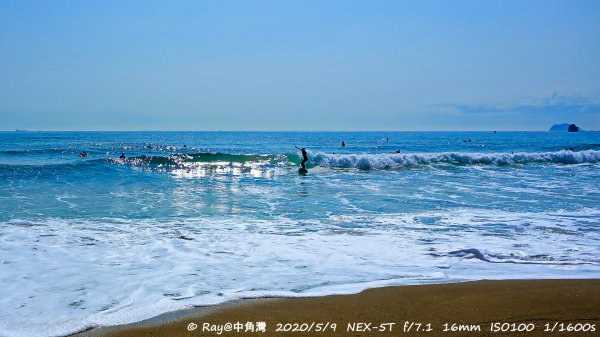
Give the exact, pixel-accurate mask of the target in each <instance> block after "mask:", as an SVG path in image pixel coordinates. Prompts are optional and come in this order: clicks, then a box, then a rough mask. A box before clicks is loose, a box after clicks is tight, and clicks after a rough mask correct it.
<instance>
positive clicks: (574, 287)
mask: <svg viewBox="0 0 600 337" xmlns="http://www.w3.org/2000/svg"><path fill="white" fill-rule="evenodd" d="M228 322H230V323H236V322H241V323H243V324H244V325H245V323H246V322H266V333H259V332H254V333H252V332H244V330H242V332H236V331H235V330H233V331H230V332H223V333H222V334H220V335H219V334H218V332H203V331H202V330H203V328H204V324H205V323H210V324H216V325H224V324H226V323H228ZM313 322H315V324H314V325H313V326H312V328H311V331H310V332H307V331H303V332H301V331H298V332H276V331H275V330H276V329H277V327H278V324H279V323H280V324H282V326H281V327H282V328H286V326H285V325H283V324H285V323H292V324H293V323H298V325H297V326H296V327H297V328H298V329H300V330H306V329H307V328H308V327H309V326H310V325H311V323H313ZM328 322H329V325H327V329H326V331H324V332H316V331H315V330H316V329H317V328H318V327H319V325H317V324H318V323H323V324H322V325H321V326H320V327H321V329H323V328H324V327H325V324H327V323H328ZM407 322H408V323H407ZM494 322H498V323H509V324H505V325H504V326H502V325H497V326H496V327H497V328H498V329H499V331H496V332H492V331H491V326H492V323H494ZM190 323H194V324H196V325H197V326H198V327H197V328H196V329H195V330H193V331H188V326H189V324H190ZM302 323H307V325H304V326H302V325H300V324H302ZM332 323H335V324H336V329H335V331H333V330H332V325H331V324H332ZM349 323H366V324H369V323H370V324H371V325H370V326H367V325H355V330H356V329H362V330H367V327H368V328H370V331H368V330H367V331H348V324H349ZM382 323H383V324H386V323H395V324H394V325H390V324H387V325H384V326H382V325H381V324H382ZM411 323H413V324H412V325H411ZM417 323H421V324H422V325H421V326H420V330H421V331H416V330H417V327H418V325H417ZM512 323H514V324H512ZM444 324H447V325H444ZM453 324H454V325H453ZM408 326H410V331H408V332H405V328H406V327H408ZM255 327H256V326H255ZM287 327H290V326H289V325H288V326H287ZM291 327H292V328H294V326H293V325H291ZM375 327H377V328H381V327H383V328H385V330H386V331H381V330H380V329H379V330H375ZM452 327H454V328H455V329H456V330H462V331H450V330H451V329H452ZM477 327H479V330H480V331H479V332H478V331H477ZM531 327H533V331H530V332H510V331H502V329H508V330H511V329H519V328H520V329H525V328H528V329H530V328H531ZM553 327H554V329H555V331H554V332H550V331H545V329H546V328H548V329H549V328H553ZM389 328H392V331H391V332H390V331H389ZM444 328H446V329H448V330H449V331H444ZM561 328H562V329H564V330H568V329H585V330H588V331H587V332H582V331H580V332H575V331H562V332H561V331H559V330H561ZM592 328H593V329H594V330H595V331H589V330H591V329H592ZM429 329H431V331H423V330H429ZM599 329H600V279H592V280H510V281H477V282H466V283H453V284H439V285H418V286H397V287H385V288H377V289H369V290H366V291H363V292H361V293H359V294H354V295H335V296H323V297H312V298H283V299H250V300H243V301H238V302H235V303H228V304H224V305H220V306H214V307H209V308H195V309H192V310H187V311H181V312H177V313H171V314H168V315H163V316H162V318H160V317H159V319H153V320H148V321H145V322H141V323H136V324H131V325H125V326H116V327H100V328H95V329H91V330H88V331H85V332H83V333H79V334H76V335H74V336H77V337H91V336H102V337H125V336H128V337H141V336H152V337H178V336H187V337H190V336H238V337H239V336H261V335H262V336H327V337H329V336H507V335H512V336H600V331H599ZM467 330H470V331H467Z"/></svg>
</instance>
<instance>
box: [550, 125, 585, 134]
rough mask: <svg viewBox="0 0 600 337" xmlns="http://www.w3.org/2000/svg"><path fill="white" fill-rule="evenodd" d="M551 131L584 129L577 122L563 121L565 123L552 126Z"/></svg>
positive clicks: (577, 130)
mask: <svg viewBox="0 0 600 337" xmlns="http://www.w3.org/2000/svg"><path fill="white" fill-rule="evenodd" d="M548 131H551V132H579V131H583V130H582V129H580V128H579V127H578V126H577V125H575V124H570V123H563V124H554V125H552V127H550V130H548Z"/></svg>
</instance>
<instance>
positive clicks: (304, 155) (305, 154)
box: [296, 146, 308, 170]
mask: <svg viewBox="0 0 600 337" xmlns="http://www.w3.org/2000/svg"><path fill="white" fill-rule="evenodd" d="M296 148H297V149H298V150H300V151H302V158H303V159H302V162H301V163H300V166H302V168H303V169H305V170H306V166H305V165H304V163H306V162H307V161H308V154H307V153H306V149H305V148H299V147H297V146H296Z"/></svg>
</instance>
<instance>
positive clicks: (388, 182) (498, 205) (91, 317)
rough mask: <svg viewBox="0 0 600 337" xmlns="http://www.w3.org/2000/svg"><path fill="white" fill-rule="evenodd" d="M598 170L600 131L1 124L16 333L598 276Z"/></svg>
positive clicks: (5, 238) (4, 313)
mask: <svg viewBox="0 0 600 337" xmlns="http://www.w3.org/2000/svg"><path fill="white" fill-rule="evenodd" d="M469 139H470V140H471V141H470V142H469V141H468V140H469ZM342 141H344V142H345V144H346V147H341V142H342ZM294 145H298V146H301V147H306V149H307V151H308V155H309V162H308V169H309V173H308V174H307V175H299V174H298V173H297V170H298V167H299V163H300V161H301V156H300V153H299V151H297V150H296V149H295V148H294ZM569 147H572V148H573V151H567V149H568V148H569ZM397 150H400V151H401V153H393V152H395V151H397ZM82 151H85V152H87V153H88V154H89V155H88V157H87V158H80V157H79V153H80V152H82ZM121 152H124V153H125V155H126V158H125V159H119V155H120V154H121ZM599 173H600V133H596V132H582V133H548V132H498V133H494V132H356V133H353V132H298V133H296V132H273V133H271V132H3V133H0V336H62V335H66V334H68V333H71V332H74V331H78V330H81V329H84V328H87V327H90V326H96V325H107V324H120V323H127V322H134V321H139V320H142V319H146V318H150V317H153V316H156V315H158V314H160V313H163V312H166V311H171V310H177V309H181V308H185V307H189V306H193V305H210V304H217V303H221V302H224V301H227V300H231V299H236V298H243V297H260V296H312V295H322V294H332V293H348V292H356V291H359V290H361V289H364V288H368V287H376V286H381V285H389V284H421V283H443V282H458V281H466V280H479V279H509V278H520V279H522V278H598V277H600V234H599V233H600V231H599V228H600V178H599Z"/></svg>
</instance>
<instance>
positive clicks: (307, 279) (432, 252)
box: [0, 209, 600, 337]
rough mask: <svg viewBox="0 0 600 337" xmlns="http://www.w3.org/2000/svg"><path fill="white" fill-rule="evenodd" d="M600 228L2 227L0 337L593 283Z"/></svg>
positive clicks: (492, 221)
mask: <svg viewBox="0 0 600 337" xmlns="http://www.w3.org/2000/svg"><path fill="white" fill-rule="evenodd" d="M599 217H600V213H598V211H596V210H590V209H583V210H580V211H578V212H557V213H548V214H540V213H512V212H504V211H488V210H475V209H458V210H455V211H447V210H446V211H443V212H441V211H440V212H423V213H418V214H408V213H397V214H378V215H364V214H353V215H351V214H346V215H344V218H343V219H340V218H339V215H331V216H330V217H329V218H325V219H320V220H317V219H312V220H311V223H310V226H307V225H306V224H304V225H302V224H299V223H297V221H295V220H292V219H287V218H285V217H283V216H279V217H277V218H276V219H273V220H272V221H265V220H257V219H249V218H236V217H228V218H195V219H191V218H190V219H187V220H185V221H167V220H163V221H157V220H138V221H132V220H126V219H103V220H94V221H88V220H84V219H80V220H64V219H46V220H40V221H38V222H33V221H25V220H12V221H8V222H4V223H0V233H2V234H1V235H0V312H1V313H2V314H1V315H0V336H18V337H21V336H23V337H26V336H36V337H44V336H61V335H65V334H68V333H71V332H74V331H77V330H81V329H84V328H86V327H90V326H96V325H112V324H121V323H128V322H134V321H139V320H142V319H146V318H150V317H153V316H156V315H158V314H161V313H163V312H166V311H171V310H176V309H180V308H184V307H188V306H191V305H210V304H217V303H221V302H224V301H227V300H232V299H237V298H245V297H262V296H318V295H324V294H333V293H352V292H357V291H359V290H362V289H364V288H368V287H374V286H381V285H388V284H418V283H442V282H451V281H464V280H475V279H482V278H488V279H489V278H502V279H508V278H585V277H596V278H597V277H600V234H599V233H598V231H597V230H595V228H597V226H598V218H599ZM340 222H343V223H357V224H359V223H364V222H368V224H369V225H368V226H357V227H354V228H352V227H351V228H347V227H344V226H340Z"/></svg>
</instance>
